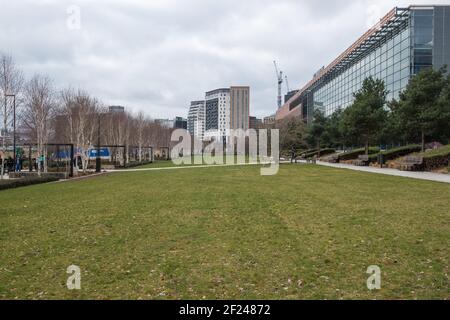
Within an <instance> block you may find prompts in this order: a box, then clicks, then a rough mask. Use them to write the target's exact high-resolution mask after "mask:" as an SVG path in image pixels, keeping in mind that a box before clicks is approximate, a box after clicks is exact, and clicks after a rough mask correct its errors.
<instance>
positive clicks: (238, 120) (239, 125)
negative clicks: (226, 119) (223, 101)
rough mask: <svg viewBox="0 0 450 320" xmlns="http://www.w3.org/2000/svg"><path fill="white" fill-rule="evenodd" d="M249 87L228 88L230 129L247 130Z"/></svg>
mask: <svg viewBox="0 0 450 320" xmlns="http://www.w3.org/2000/svg"><path fill="white" fill-rule="evenodd" d="M249 113H250V87H231V88H230V129H235V130H236V129H243V130H248V128H249V116H250V114H249Z"/></svg>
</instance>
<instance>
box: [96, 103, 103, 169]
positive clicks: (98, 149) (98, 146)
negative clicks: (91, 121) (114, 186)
mask: <svg viewBox="0 0 450 320" xmlns="http://www.w3.org/2000/svg"><path fill="white" fill-rule="evenodd" d="M97 121H98V125H97V157H96V158H95V172H97V173H100V172H101V171H102V158H101V157H100V112H99V113H98V114H97Z"/></svg>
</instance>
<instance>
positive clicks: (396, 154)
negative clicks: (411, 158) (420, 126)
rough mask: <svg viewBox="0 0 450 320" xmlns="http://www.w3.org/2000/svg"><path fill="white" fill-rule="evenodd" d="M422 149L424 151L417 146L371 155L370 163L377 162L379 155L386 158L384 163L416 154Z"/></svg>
mask: <svg viewBox="0 0 450 320" xmlns="http://www.w3.org/2000/svg"><path fill="white" fill-rule="evenodd" d="M421 149H422V147H421V146H419V145H417V144H413V145H408V146H404V147H398V148H393V149H390V150H387V151H384V152H380V153H377V154H372V155H370V156H369V161H370V162H377V161H378V155H380V154H382V155H383V156H384V161H389V160H394V159H397V158H400V157H403V156H406V155H408V154H411V153H414V152H419V151H420V150H421Z"/></svg>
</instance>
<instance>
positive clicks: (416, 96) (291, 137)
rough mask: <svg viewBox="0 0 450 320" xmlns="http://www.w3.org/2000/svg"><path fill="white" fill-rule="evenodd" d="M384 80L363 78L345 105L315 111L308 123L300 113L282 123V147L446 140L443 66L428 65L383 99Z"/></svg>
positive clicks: (449, 93)
mask: <svg viewBox="0 0 450 320" xmlns="http://www.w3.org/2000/svg"><path fill="white" fill-rule="evenodd" d="M388 93H389V92H388V91H387V90H386V87H385V84H384V82H383V81H382V80H378V79H373V78H367V79H366V80H365V81H364V83H363V85H362V88H361V89H360V90H359V91H358V92H356V93H355V94H354V102H353V104H352V105H350V106H349V107H348V108H346V109H345V110H341V109H339V110H337V111H336V112H334V113H333V114H332V115H331V116H329V117H326V116H325V115H324V113H323V112H322V111H321V110H315V111H314V118H313V121H312V123H311V124H310V125H309V126H305V124H304V123H303V122H302V121H301V120H300V119H289V120H287V121H285V122H284V123H282V124H281V125H280V130H281V132H280V135H281V137H282V141H281V144H282V147H283V148H284V149H285V150H290V149H302V148H310V149H319V150H320V148H324V147H328V148H344V149H345V148H347V147H355V146H364V147H365V148H366V153H368V148H369V145H371V144H383V145H406V144H410V143H420V144H421V145H422V149H423V150H424V149H425V144H426V142H427V141H439V142H441V143H444V144H448V143H450V142H449V140H450V75H447V74H446V68H442V69H440V70H433V69H426V70H423V71H421V72H420V73H419V74H418V75H416V76H413V77H412V78H411V80H410V82H409V84H408V86H407V88H406V89H405V90H404V91H403V92H401V93H400V95H399V99H394V100H392V101H387V95H388Z"/></svg>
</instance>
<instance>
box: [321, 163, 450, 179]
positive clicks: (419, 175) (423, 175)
mask: <svg viewBox="0 0 450 320" xmlns="http://www.w3.org/2000/svg"><path fill="white" fill-rule="evenodd" d="M317 164H318V165H321V166H325V167H332V168H339V169H348V170H354V171H362V172H370V173H378V174H385V175H389V176H397V177H405V178H412V179H420V180H428V181H435V182H443V183H450V174H443V173H433V172H410V171H400V170H396V169H387V168H383V169H381V168H374V167H357V166H353V165H350V164H342V163H328V162H320V161H318V162H317Z"/></svg>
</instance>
